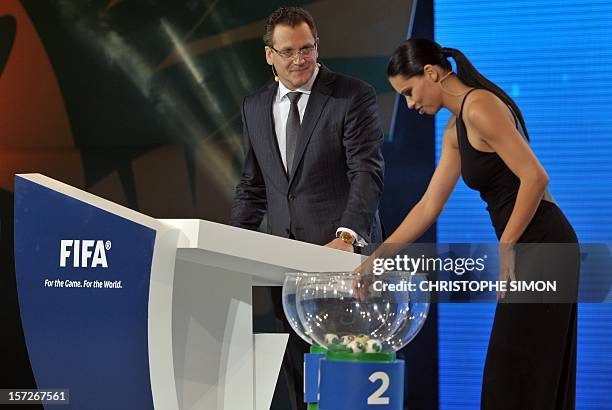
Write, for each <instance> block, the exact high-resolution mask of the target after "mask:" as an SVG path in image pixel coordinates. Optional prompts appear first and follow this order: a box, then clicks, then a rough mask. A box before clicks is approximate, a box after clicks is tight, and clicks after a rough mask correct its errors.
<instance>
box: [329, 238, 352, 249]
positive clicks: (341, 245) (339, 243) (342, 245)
mask: <svg viewBox="0 0 612 410" xmlns="http://www.w3.org/2000/svg"><path fill="white" fill-rule="evenodd" d="M325 247H326V248H334V249H338V250H341V251H347V252H353V250H354V249H353V245H351V244H350V243H346V242H344V241H343V240H342V239H340V238H336V239H334V240H333V241H331V242H330V243H328V244H327V245H325Z"/></svg>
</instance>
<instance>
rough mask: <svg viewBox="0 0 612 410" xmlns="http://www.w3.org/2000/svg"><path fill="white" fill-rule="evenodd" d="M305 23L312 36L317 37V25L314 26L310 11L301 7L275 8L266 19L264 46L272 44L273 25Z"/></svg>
mask: <svg viewBox="0 0 612 410" xmlns="http://www.w3.org/2000/svg"><path fill="white" fill-rule="evenodd" d="M302 23H306V24H308V27H310V31H311V32H312V36H313V37H314V38H315V39H316V38H317V27H316V26H315V23H314V19H313V18H312V16H311V15H310V13H309V12H308V11H306V10H304V9H303V8H301V7H279V8H277V9H276V10H275V11H274V12H273V13H272V14H270V17H268V20H267V21H266V26H265V28H264V35H263V42H264V44H265V45H266V46H268V47H271V46H272V34H273V33H274V27H276V26H277V25H279V24H285V25H287V26H289V27H292V28H293V27H295V26H297V25H299V24H302Z"/></svg>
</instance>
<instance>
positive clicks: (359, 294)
mask: <svg viewBox="0 0 612 410" xmlns="http://www.w3.org/2000/svg"><path fill="white" fill-rule="evenodd" d="M375 254H376V252H375V253H373V254H372V255H370V256H369V257H368V258H367V259H366V260H365V261H364V262H363V263H362V264H361V265H359V266H358V267H357V268H356V269H355V270H354V271H353V274H355V275H357V278H355V279H354V280H353V285H352V286H353V293H354V294H355V297H356V298H357V299H359V300H362V301H363V300H365V298H366V296H367V295H368V289H369V288H370V285H371V284H372V280H371V278H370V276H371V275H372V269H373V265H374V259H376V256H375Z"/></svg>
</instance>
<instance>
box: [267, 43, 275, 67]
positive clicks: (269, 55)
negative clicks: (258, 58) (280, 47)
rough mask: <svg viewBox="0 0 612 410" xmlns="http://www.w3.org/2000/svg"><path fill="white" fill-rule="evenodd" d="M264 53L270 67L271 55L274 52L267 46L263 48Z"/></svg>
mask: <svg viewBox="0 0 612 410" xmlns="http://www.w3.org/2000/svg"><path fill="white" fill-rule="evenodd" d="M265 51H266V62H267V63H268V65H272V64H273V62H272V53H273V52H274V51H272V49H271V48H270V47H268V46H266V47H265Z"/></svg>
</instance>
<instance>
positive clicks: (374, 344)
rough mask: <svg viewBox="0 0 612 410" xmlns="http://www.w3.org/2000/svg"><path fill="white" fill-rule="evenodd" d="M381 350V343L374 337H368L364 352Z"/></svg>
mask: <svg viewBox="0 0 612 410" xmlns="http://www.w3.org/2000/svg"><path fill="white" fill-rule="evenodd" d="M381 350H382V344H381V343H380V342H379V341H378V340H376V339H370V340H368V341H367V342H366V353H379V352H380V351H381Z"/></svg>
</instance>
